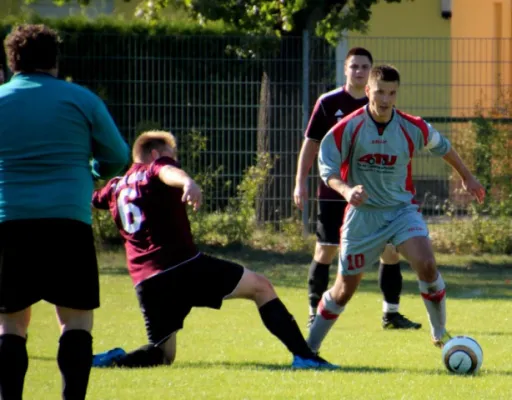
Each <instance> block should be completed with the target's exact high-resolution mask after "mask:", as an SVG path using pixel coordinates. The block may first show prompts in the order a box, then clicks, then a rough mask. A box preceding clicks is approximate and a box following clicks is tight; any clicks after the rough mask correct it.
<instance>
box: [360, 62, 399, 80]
mask: <svg viewBox="0 0 512 400" xmlns="http://www.w3.org/2000/svg"><path fill="white" fill-rule="evenodd" d="M368 80H369V81H372V80H374V81H379V80H380V81H385V82H398V84H400V73H399V72H398V70H397V69H396V68H395V67H393V66H392V65H377V66H375V67H373V68H372V69H371V71H370V77H369V78H368Z"/></svg>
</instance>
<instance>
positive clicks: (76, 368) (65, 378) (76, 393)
mask: <svg viewBox="0 0 512 400" xmlns="http://www.w3.org/2000/svg"><path fill="white" fill-rule="evenodd" d="M59 343H60V344H59V351H58V353H57V363H58V364H59V368H60V372H61V375H62V398H63V400H82V399H85V395H86V393H87V386H88V384H89V374H90V372H91V364H92V336H91V334H90V333H89V332H87V331H85V330H82V329H73V330H69V331H66V332H64V333H63V334H62V336H61V337H60V340H59Z"/></svg>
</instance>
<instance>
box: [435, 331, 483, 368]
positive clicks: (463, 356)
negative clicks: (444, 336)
mask: <svg viewBox="0 0 512 400" xmlns="http://www.w3.org/2000/svg"><path fill="white" fill-rule="evenodd" d="M442 360H443V363H444V365H445V367H446V368H447V369H448V371H450V372H453V373H455V374H460V375H464V374H476V373H477V372H478V370H479V369H480V367H481V366H482V362H483V360H484V353H483V351H482V348H481V347H480V345H479V344H478V342H477V341H476V340H475V339H473V338H471V337H469V336H455V337H453V338H452V339H450V340H449V341H448V342H446V343H445V345H444V347H443V351H442Z"/></svg>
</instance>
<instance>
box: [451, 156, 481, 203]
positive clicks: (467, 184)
mask: <svg viewBox="0 0 512 400" xmlns="http://www.w3.org/2000/svg"><path fill="white" fill-rule="evenodd" d="M443 159H444V160H445V161H446V162H447V163H448V164H450V165H451V166H452V168H453V169H454V170H455V171H457V173H458V174H459V176H460V177H461V179H462V186H463V187H464V189H465V190H466V191H467V192H468V193H470V194H471V195H472V196H473V197H475V198H476V200H477V201H478V202H479V203H480V204H481V203H483V201H484V198H485V189H484V187H483V186H482V185H481V184H480V182H478V180H477V179H476V178H475V177H474V176H473V174H472V173H471V172H470V171H469V169H468V168H467V167H466V164H464V161H462V159H461V158H460V156H459V154H458V153H457V152H456V151H455V150H454V149H453V148H451V149H450V150H449V151H448V153H446V154H445V155H444V156H443Z"/></svg>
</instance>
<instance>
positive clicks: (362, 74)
mask: <svg viewBox="0 0 512 400" xmlns="http://www.w3.org/2000/svg"><path fill="white" fill-rule="evenodd" d="M372 64H373V57H372V55H371V53H370V52H369V51H368V50H367V49H365V48H363V47H353V48H351V49H350V50H349V51H348V52H347V56H346V57H345V76H346V78H347V81H346V84H345V85H343V87H341V88H338V89H335V90H332V91H330V92H327V93H324V94H322V95H321V96H320V97H319V98H318V100H317V101H316V104H315V108H314V109H313V112H312V114H311V118H310V120H309V123H308V126H307V128H306V132H305V133H304V137H305V138H304V142H303V144H302V148H301V151H300V154H299V158H298V162H297V164H298V166H297V176H296V179H295V180H296V185H295V190H294V196H293V197H294V201H295V204H296V205H297V207H299V208H300V209H302V208H303V204H304V202H305V201H307V197H308V196H307V186H306V180H307V176H308V174H309V171H310V169H311V167H312V165H313V162H314V160H315V157H316V155H317V153H318V149H319V147H320V142H321V141H322V139H323V138H324V136H325V135H326V134H327V132H329V130H330V129H331V128H332V127H333V126H334V125H335V124H336V123H337V122H338V121H340V120H341V119H342V118H343V117H344V116H346V115H349V114H350V113H352V112H353V111H355V110H357V109H358V108H361V107H362V106H364V105H366V104H367V103H368V97H367V96H366V93H365V87H366V83H367V82H368V75H369V73H370V69H371V67H372ZM317 196H318V201H317V224H316V236H317V241H316V245H315V253H314V254H313V260H312V261H311V265H310V266H309V273H308V301H309V318H308V326H309V325H310V324H311V322H312V321H313V319H314V318H315V315H316V309H317V307H318V303H319V302H320V299H321V297H322V294H323V293H324V292H325V291H326V290H327V287H328V285H329V269H330V266H331V263H332V261H333V260H334V257H335V256H336V254H337V252H338V248H339V245H340V231H341V225H342V222H343V214H344V212H345V208H346V206H347V201H346V200H345V199H344V198H343V196H341V195H340V194H339V193H338V192H336V191H335V190H333V189H331V188H330V187H328V186H327V185H326V184H325V183H324V182H323V181H320V183H319V185H318V193H317ZM402 280H403V279H402V273H401V271H400V257H399V255H398V253H397V252H396V250H395V249H394V248H393V246H387V247H386V249H385V251H384V253H383V254H382V256H381V260H380V265H379V287H380V289H381V292H382V294H383V297H384V299H383V302H382V311H383V314H382V326H383V328H384V329H419V328H421V324H419V323H417V322H413V321H411V320H410V319H408V318H407V317H406V316H404V315H402V314H401V313H400V312H399V307H400V294H401V292H402Z"/></svg>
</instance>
